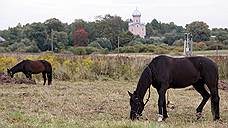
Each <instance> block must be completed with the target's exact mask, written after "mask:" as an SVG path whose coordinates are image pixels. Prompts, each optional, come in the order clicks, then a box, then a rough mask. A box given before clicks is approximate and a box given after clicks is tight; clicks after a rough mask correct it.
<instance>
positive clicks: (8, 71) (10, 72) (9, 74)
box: [7, 68, 14, 78]
mask: <svg viewBox="0 0 228 128" xmlns="http://www.w3.org/2000/svg"><path fill="white" fill-rule="evenodd" d="M7 75H8V76H10V77H11V78H13V75H14V73H13V72H12V70H11V69H8V68H7Z"/></svg>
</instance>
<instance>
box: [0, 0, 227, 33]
mask: <svg viewBox="0 0 228 128" xmlns="http://www.w3.org/2000/svg"><path fill="white" fill-rule="evenodd" d="M136 7H137V8H138V10H139V11H140V12H141V15H142V16H141V17H142V19H141V20H142V22H144V23H148V22H151V20H153V19H154V18H155V19H157V20H158V21H161V22H165V23H168V22H174V23H175V24H177V25H181V26H183V27H185V25H186V24H189V23H191V22H193V21H204V22H206V23H207V24H208V25H209V27H210V28H214V27H217V28H220V27H222V28H228V0H90V1H89V0H2V1H1V2H0V30H2V29H7V28H8V27H14V26H16V25H17V24H18V23H21V24H23V25H24V24H26V23H33V22H44V21H45V20H47V19H49V18H58V19H59V20H61V21H62V22H64V23H65V22H67V23H72V22H73V21H74V19H83V20H85V21H94V19H95V17H96V16H98V15H103V16H104V15H105V14H111V15H117V16H120V17H122V19H123V20H126V19H129V18H131V17H132V16H131V15H132V12H133V11H134V10H135V9H136Z"/></svg>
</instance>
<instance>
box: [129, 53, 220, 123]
mask: <svg viewBox="0 0 228 128" xmlns="http://www.w3.org/2000/svg"><path fill="white" fill-rule="evenodd" d="M151 84H152V86H153V87H154V88H156V90H157V92H158V94H159V99H158V108H159V109H158V110H159V117H158V121H162V120H164V119H165V118H167V117H168V115H167V109H166V99H165V94H166V91H167V89H169V88H185V87H188V86H190V85H193V87H194V88H195V90H196V91H197V92H199V93H200V94H201V96H202V97H203V100H202V102H201V103H200V105H199V106H198V107H197V109H196V112H197V114H198V118H200V117H201V112H202V110H203V107H204V105H205V104H206V102H207V101H208V99H209V98H210V97H211V111H212V115H213V119H214V120H218V119H219V118H220V117H219V99H220V98H219V95H218V67H217V65H216V64H215V63H214V62H213V61H211V60H210V59H208V58H205V57H200V56H198V57H197V56H195V57H185V58H172V57H168V56H164V55H161V56H158V57H155V58H154V59H153V60H152V61H151V62H150V64H149V65H148V66H147V67H146V68H145V69H144V71H143V73H142V75H141V77H140V79H139V81H138V84H137V88H136V90H135V91H134V93H133V94H132V93H130V92H129V91H128V93H129V95H130V106H131V112H130V118H131V119H132V120H134V119H136V118H137V119H138V117H139V116H141V115H142V111H143V109H144V106H145V104H144V102H143V98H144V96H145V93H146V91H147V89H148V88H149V87H150V85H151ZM204 84H206V85H207V87H208V88H209V90H210V94H209V93H208V91H207V90H206V89H205V88H204ZM199 115H200V116H199Z"/></svg>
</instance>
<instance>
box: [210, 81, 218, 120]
mask: <svg viewBox="0 0 228 128" xmlns="http://www.w3.org/2000/svg"><path fill="white" fill-rule="evenodd" d="M208 88H209V90H210V92H211V112H212V115H213V120H218V119H219V118H220V116H219V100H220V98H219V95H218V87H217V86H214V87H212V86H211V85H208Z"/></svg>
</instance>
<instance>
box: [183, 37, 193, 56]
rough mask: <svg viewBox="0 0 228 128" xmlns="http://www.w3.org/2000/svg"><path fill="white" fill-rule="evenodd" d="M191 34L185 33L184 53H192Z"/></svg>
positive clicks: (189, 54) (188, 54)
mask: <svg viewBox="0 0 228 128" xmlns="http://www.w3.org/2000/svg"><path fill="white" fill-rule="evenodd" d="M192 43H193V41H192V34H191V33H185V40H184V55H186V56H191V55H192Z"/></svg>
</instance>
